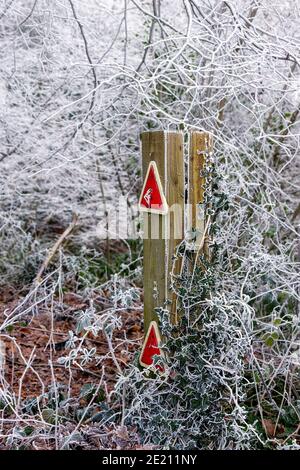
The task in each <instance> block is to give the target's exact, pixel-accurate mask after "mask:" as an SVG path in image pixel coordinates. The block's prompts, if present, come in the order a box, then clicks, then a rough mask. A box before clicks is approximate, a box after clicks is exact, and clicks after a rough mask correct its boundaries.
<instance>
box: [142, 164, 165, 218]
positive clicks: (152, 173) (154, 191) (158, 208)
mask: <svg viewBox="0 0 300 470" xmlns="http://www.w3.org/2000/svg"><path fill="white" fill-rule="evenodd" d="M139 209H140V211H144V212H151V213H154V214H167V213H168V204H167V201H166V198H165V196H164V192H163V188H162V184H161V181H160V177H159V173H158V169H157V166H156V163H155V162H154V161H151V162H150V163H149V167H148V170H147V174H146V178H145V182H144V186H143V189H142V192H141V196H140V199H139Z"/></svg>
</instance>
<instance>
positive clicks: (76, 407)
mask: <svg viewBox="0 0 300 470" xmlns="http://www.w3.org/2000/svg"><path fill="white" fill-rule="evenodd" d="M22 300H23V299H22V297H20V298H19V299H17V300H16V299H15V298H14V296H13V295H12V293H10V292H9V291H3V292H2V294H1V298H0V323H1V324H2V323H3V322H4V321H5V319H6V318H7V317H8V316H9V315H10V313H11V312H12V311H14V309H15V308H16V306H17V305H18V304H20V303H21V302H22ZM89 301H90V299H89ZM55 304H56V308H54V309H53V308H51V309H47V308H45V307H44V308H39V311H38V313H37V314H34V315H32V312H30V313H29V314H28V315H24V316H22V318H21V319H20V321H16V322H15V323H14V324H13V326H11V327H9V328H8V329H7V330H8V331H6V333H5V334H3V335H1V340H2V347H3V345H4V347H5V364H4V368H3V372H4V373H3V377H4V379H5V381H6V383H7V385H8V388H9V390H10V393H11V396H14V398H13V399H12V406H11V409H9V407H7V405H6V406H5V405H4V403H0V405H1V406H0V408H2V410H1V411H0V414H1V418H2V429H1V430H0V434H1V437H0V448H1V449H12V448H20V447H19V444H20V446H21V448H33V449H53V448H55V447H57V445H56V444H57V442H55V441H56V439H55V436H53V438H51V437H50V438H49V436H47V437H46V434H47V432H46V430H47V427H48V428H49V427H51V426H53V425H54V424H55V420H57V417H56V416H57V415H58V416H59V418H58V421H59V424H60V433H61V434H62V435H63V434H65V436H66V443H67V445H66V447H67V448H70V447H71V448H77V447H79V448H89V449H90V448H95V449H101V448H139V446H140V440H139V437H138V435H137V433H136V429H128V428H126V427H125V426H118V425H114V424H112V423H113V422H114V419H108V425H107V429H106V432H105V433H103V427H101V432H100V429H99V426H98V425H97V422H98V421H100V420H103V415H104V414H105V413H107V416H108V418H111V417H112V415H113V413H114V411H116V412H117V411H118V410H114V405H112V404H111V403H110V396H111V394H112V393H113V389H114V384H115V382H116V379H117V375H118V368H117V366H116V364H115V363H114V360H113V359H112V357H111V355H110V352H109V346H108V343H107V341H106V338H105V337H104V336H103V333H101V332H99V334H98V335H97V336H96V337H95V336H94V335H93V334H92V333H88V334H84V333H83V332H81V333H78V330H77V328H78V322H77V320H76V319H77V316H78V313H79V314H80V312H82V311H83V310H84V309H86V308H88V301H87V300H86V299H85V298H84V297H82V296H81V295H78V294H75V293H73V292H66V293H64V295H63V302H59V301H58V299H57V300H55ZM93 304H94V305H95V307H96V308H98V309H105V306H106V304H109V293H108V292H106V293H105V296H103V295H99V296H97V295H96V294H95V298H94V299H93ZM141 313H142V311H141V309H138V310H136V309H130V308H127V309H120V313H119V317H120V319H121V326H120V328H118V329H117V330H116V331H115V332H114V335H113V348H114V358H116V359H117V361H118V365H119V367H120V368H121V369H122V370H123V369H124V367H126V365H127V364H128V363H129V362H130V361H132V360H134V357H135V355H136V353H137V351H139V350H140V345H141V341H142V338H143V330H142V322H141ZM75 335H77V336H78V338H79V340H81V339H82V341H83V343H82V348H86V350H87V351H88V350H91V349H93V351H94V358H95V357H99V358H101V361H99V364H97V361H96V360H91V361H87V362H86V363H85V364H84V366H82V364H80V362H78V363H77V364H76V361H75V364H74V363H73V364H72V365H69V366H66V364H64V363H62V362H63V361H62V359H63V358H64V357H65V355H66V354H67V350H68V341H70V337H73V336H75ZM99 384H100V386H99ZM57 408H58V409H57ZM17 409H19V411H22V413H23V414H22V417H21V415H20V416H19V419H18V413H17ZM56 412H57V413H56ZM24 413H25V414H24ZM37 415H39V416H40V418H41V419H39V418H37ZM30 416H32V419H31V418H30ZM13 421H15V426H13V425H12V423H13ZM31 421H32V423H31V424H30V422H31ZM56 424H57V423H56ZM12 428H13V429H14V430H13V431H12ZM43 428H44V429H43ZM76 428H78V429H79V428H80V433H76V432H74V430H75V429H76ZM18 433H19V436H18ZM43 434H44V436H43ZM70 435H72V438H71V439H70V441H69V440H68V439H69V436H70ZM18 437H19V438H18ZM26 441H27V442H26ZM18 443H19V444H18ZM61 446H62V447H63V444H62V445H61V444H60V447H61Z"/></svg>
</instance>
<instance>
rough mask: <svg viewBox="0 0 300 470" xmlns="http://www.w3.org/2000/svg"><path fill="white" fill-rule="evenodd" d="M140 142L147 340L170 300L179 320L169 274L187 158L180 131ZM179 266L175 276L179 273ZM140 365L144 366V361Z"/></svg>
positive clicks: (180, 233) (180, 232)
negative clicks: (159, 314) (157, 312)
mask: <svg viewBox="0 0 300 470" xmlns="http://www.w3.org/2000/svg"><path fill="white" fill-rule="evenodd" d="M141 140H142V158H143V178H144V187H143V190H142V193H141V198H140V203H139V206H140V209H141V210H142V211H143V212H144V214H143V223H144V266H143V268H144V330H145V336H146V340H147V333H151V334H152V333H153V332H151V331H149V330H150V329H149V327H150V326H151V327H153V328H154V333H158V331H157V325H156V324H155V323H153V322H157V320H158V319H157V315H156V313H155V308H156V307H162V306H163V305H164V303H165V301H166V300H167V299H169V300H170V304H169V306H168V307H167V308H168V309H169V311H170V317H171V321H172V322H175V321H176V299H175V298H174V296H173V295H172V293H171V291H170V272H171V269H172V262H173V260H172V257H173V255H174V253H175V249H176V246H177V244H178V243H180V241H182V239H183V237H184V158H183V135H182V133H180V132H165V131H154V132H144V133H142V135H141ZM177 264H178V266H175V274H176V272H177V273H179V272H180V265H179V263H177ZM173 273H174V270H173ZM151 322H152V323H151ZM146 342H147V341H146ZM142 355H143V354H142ZM141 363H142V364H143V365H144V363H143V360H142V359H141ZM146 365H147V364H146Z"/></svg>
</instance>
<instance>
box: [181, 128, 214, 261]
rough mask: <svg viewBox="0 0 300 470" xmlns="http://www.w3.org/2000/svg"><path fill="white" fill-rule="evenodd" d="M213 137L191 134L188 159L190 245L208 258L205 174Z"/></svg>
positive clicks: (198, 133)
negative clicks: (191, 239)
mask: <svg viewBox="0 0 300 470" xmlns="http://www.w3.org/2000/svg"><path fill="white" fill-rule="evenodd" d="M212 145H213V142H212V135H211V134H209V133H208V132H191V134H190V149H189V158H188V186H187V187H188V197H187V202H188V210H187V229H188V231H189V232H191V231H192V232H194V234H195V236H194V240H193V242H192V244H191V245H190V247H191V249H192V251H194V252H197V253H199V252H204V253H205V254H206V255H207V256H208V236H207V235H208V229H209V225H210V218H209V217H208V216H207V213H206V212H207V208H206V207H205V204H204V202H205V201H204V192H205V185H206V177H205V175H204V174H203V172H204V170H205V168H206V164H207V156H208V155H209V154H210V153H211V152H212Z"/></svg>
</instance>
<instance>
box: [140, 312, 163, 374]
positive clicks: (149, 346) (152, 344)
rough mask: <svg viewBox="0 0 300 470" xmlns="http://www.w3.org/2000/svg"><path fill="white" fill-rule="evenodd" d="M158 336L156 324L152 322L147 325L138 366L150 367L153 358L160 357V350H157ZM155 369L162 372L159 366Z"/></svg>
mask: <svg viewBox="0 0 300 470" xmlns="http://www.w3.org/2000/svg"><path fill="white" fill-rule="evenodd" d="M160 341H161V340H160V334H159V330H158V326H157V323H156V322H155V321H152V322H151V323H150V325H149V328H148V331H147V334H146V337H145V340H144V344H143V347H142V352H141V356H140V364H141V365H142V366H144V367H148V366H151V364H153V356H155V355H157V356H161V355H162V353H161V350H160V349H159V343H160ZM156 367H157V369H159V370H163V369H162V367H161V366H156Z"/></svg>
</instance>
